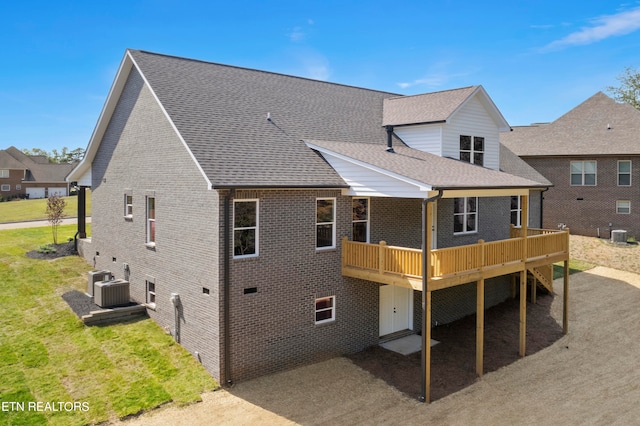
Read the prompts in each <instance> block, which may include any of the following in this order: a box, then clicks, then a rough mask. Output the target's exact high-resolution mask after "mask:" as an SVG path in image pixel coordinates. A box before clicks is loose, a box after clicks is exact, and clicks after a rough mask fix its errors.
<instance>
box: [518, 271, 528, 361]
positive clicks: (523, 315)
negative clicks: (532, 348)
mask: <svg viewBox="0 0 640 426" xmlns="http://www.w3.org/2000/svg"><path fill="white" fill-rule="evenodd" d="M526 349H527V270H526V269H525V270H523V271H520V350H519V351H518V353H519V354H520V356H524V355H525V352H526Z"/></svg>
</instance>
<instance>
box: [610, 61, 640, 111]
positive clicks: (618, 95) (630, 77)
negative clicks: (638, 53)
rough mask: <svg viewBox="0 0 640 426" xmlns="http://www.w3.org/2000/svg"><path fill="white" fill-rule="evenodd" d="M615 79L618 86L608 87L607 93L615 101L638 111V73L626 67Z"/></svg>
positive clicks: (639, 101)
mask: <svg viewBox="0 0 640 426" xmlns="http://www.w3.org/2000/svg"><path fill="white" fill-rule="evenodd" d="M616 79H617V80H618V81H619V82H620V86H618V87H616V86H608V87H607V89H606V90H607V92H609V93H611V95H613V99H615V100H616V101H618V102H624V103H627V104H629V105H631V106H633V107H634V108H636V109H639V110H640V71H638V70H637V69H634V68H631V67H627V68H625V70H624V72H623V73H622V74H620V75H619V76H618V77H617V78H616Z"/></svg>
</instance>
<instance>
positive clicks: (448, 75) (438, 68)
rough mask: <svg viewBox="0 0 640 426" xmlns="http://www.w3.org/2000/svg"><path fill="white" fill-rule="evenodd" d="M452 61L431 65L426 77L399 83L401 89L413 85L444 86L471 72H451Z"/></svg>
mask: <svg viewBox="0 0 640 426" xmlns="http://www.w3.org/2000/svg"><path fill="white" fill-rule="evenodd" d="M450 65H452V64H451V63H450V62H438V63H436V64H434V65H432V66H430V67H429V69H428V70H427V73H426V75H425V76H424V77H421V78H418V79H415V80H413V81H410V82H401V83H397V85H398V87H400V88H401V89H407V88H409V87H413V86H427V87H442V86H444V85H445V84H447V83H448V82H449V81H451V80H454V79H456V78H460V77H466V76H468V75H469V74H470V72H450V71H449V68H450Z"/></svg>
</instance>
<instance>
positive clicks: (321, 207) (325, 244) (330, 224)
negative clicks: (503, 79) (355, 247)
mask: <svg viewBox="0 0 640 426" xmlns="http://www.w3.org/2000/svg"><path fill="white" fill-rule="evenodd" d="M335 206H336V199H335V198H317V199H316V249H330V248H335V247H336V209H335Z"/></svg>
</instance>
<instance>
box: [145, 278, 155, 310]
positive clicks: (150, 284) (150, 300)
mask: <svg viewBox="0 0 640 426" xmlns="http://www.w3.org/2000/svg"><path fill="white" fill-rule="evenodd" d="M145 283H146V285H147V304H148V305H149V306H150V307H152V308H155V307H156V280H155V279H153V278H151V277H147V279H146V280H145Z"/></svg>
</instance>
